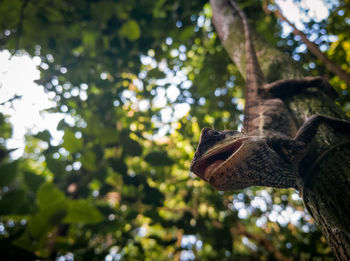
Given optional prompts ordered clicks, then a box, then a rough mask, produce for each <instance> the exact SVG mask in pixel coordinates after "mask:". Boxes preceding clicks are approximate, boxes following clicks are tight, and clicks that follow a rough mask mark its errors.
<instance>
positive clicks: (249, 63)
mask: <svg viewBox="0 0 350 261" xmlns="http://www.w3.org/2000/svg"><path fill="white" fill-rule="evenodd" d="M229 2H230V4H231V5H232V7H233V8H234V9H235V10H236V12H237V13H238V15H239V16H240V18H241V20H242V23H243V28H244V36H245V58H246V93H245V99H246V105H245V112H244V116H245V118H244V122H243V129H244V132H245V133H248V132H249V126H248V125H249V115H250V113H249V109H250V106H254V100H256V98H257V97H258V90H259V88H261V87H262V86H263V84H264V81H265V80H264V75H263V73H262V71H261V68H260V65H259V62H258V58H257V56H256V52H255V49H254V44H253V39H252V34H251V32H250V28H249V23H248V19H247V17H246V15H245V14H244V12H243V11H242V10H241V8H240V7H239V6H238V5H237V3H236V2H235V1H234V0H229Z"/></svg>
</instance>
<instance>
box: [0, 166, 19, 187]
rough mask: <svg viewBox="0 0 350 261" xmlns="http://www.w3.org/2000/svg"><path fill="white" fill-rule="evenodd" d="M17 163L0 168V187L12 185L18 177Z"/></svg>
mask: <svg viewBox="0 0 350 261" xmlns="http://www.w3.org/2000/svg"><path fill="white" fill-rule="evenodd" d="M17 173H18V171H17V161H14V162H11V163H10V164H6V165H3V166H1V167H0V187H3V186H6V185H8V184H10V183H11V182H12V181H13V180H14V179H15V177H16V176H17Z"/></svg>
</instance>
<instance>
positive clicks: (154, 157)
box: [145, 151, 174, 166]
mask: <svg viewBox="0 0 350 261" xmlns="http://www.w3.org/2000/svg"><path fill="white" fill-rule="evenodd" d="M145 161H146V162H148V163H149V164H151V165H153V166H166V165H172V164H174V161H173V160H172V159H171V158H169V157H168V155H167V153H166V152H160V151H153V152H151V153H149V154H147V155H146V157H145Z"/></svg>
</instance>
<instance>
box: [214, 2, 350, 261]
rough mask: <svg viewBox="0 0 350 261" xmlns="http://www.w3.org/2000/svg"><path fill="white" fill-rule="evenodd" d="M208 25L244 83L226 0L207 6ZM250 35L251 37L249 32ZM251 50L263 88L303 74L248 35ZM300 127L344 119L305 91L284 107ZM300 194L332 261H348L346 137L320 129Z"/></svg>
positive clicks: (304, 165)
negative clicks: (313, 120) (318, 119)
mask: <svg viewBox="0 0 350 261" xmlns="http://www.w3.org/2000/svg"><path fill="white" fill-rule="evenodd" d="M210 2H211V6H212V9H213V23H214V26H215V28H216V30H217V32H218V35H219V37H220V39H221V41H222V44H223V46H224V47H225V49H226V50H227V52H228V54H229V56H230V58H231V59H232V60H233V62H234V63H235V64H236V65H237V66H238V69H239V71H240V73H241V75H242V76H243V77H245V68H244V67H245V62H244V61H245V57H244V51H243V50H244V33H243V31H242V30H243V26H242V23H241V21H240V19H239V16H238V15H237V14H236V13H234V11H233V9H232V8H231V6H230V5H229V4H228V1H226V0H211V1H210ZM253 32H254V31H253ZM253 38H254V41H255V49H256V50H257V55H258V59H259V62H260V65H261V67H262V70H263V72H264V75H265V78H266V80H267V81H268V82H271V81H274V80H278V79H293V78H300V77H302V76H304V74H305V72H304V71H303V69H302V68H301V67H300V66H298V65H297V64H296V63H295V62H294V61H293V60H292V59H291V58H290V57H289V56H287V55H286V54H284V53H282V52H280V51H278V50H277V49H275V48H273V47H271V46H269V45H268V44H267V43H265V42H264V41H263V40H262V39H261V38H259V36H258V35H257V34H256V33H255V32H254V36H253ZM284 102H285V104H286V106H287V107H288V108H289V110H290V112H291V114H292V115H293V117H294V119H295V121H296V123H297V125H298V126H300V125H301V124H302V123H303V122H305V120H306V119H307V118H309V117H311V116H312V115H314V114H323V115H329V116H333V117H337V118H342V119H346V116H345V113H344V112H342V111H341V109H340V108H339V107H337V106H336V105H335V104H334V101H333V100H332V99H331V98H330V97H327V96H326V95H325V94H324V93H323V92H321V91H319V90H316V89H310V90H307V91H305V92H303V93H302V94H300V95H296V96H293V97H290V98H288V100H285V101H284ZM299 174H300V188H299V190H300V194H301V196H302V198H303V200H304V204H305V206H306V208H307V209H308V211H309V212H310V213H311V215H312V216H313V218H314V219H315V221H316V222H317V224H318V225H319V227H320V228H321V230H322V232H323V235H324V236H325V238H326V239H327V240H328V242H329V245H330V247H331V249H332V251H333V253H334V255H335V256H336V258H337V259H338V260H350V136H349V135H343V134H340V133H334V132H333V131H332V130H330V129H329V128H326V127H324V126H321V127H320V129H319V131H318V134H317V136H316V138H315V139H314V141H313V143H312V145H311V148H310V151H309V152H308V154H307V156H306V157H305V158H304V159H303V161H302V162H301V164H300V171H299Z"/></svg>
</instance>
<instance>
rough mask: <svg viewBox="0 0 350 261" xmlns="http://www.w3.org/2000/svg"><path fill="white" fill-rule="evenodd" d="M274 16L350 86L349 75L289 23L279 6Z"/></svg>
mask: <svg viewBox="0 0 350 261" xmlns="http://www.w3.org/2000/svg"><path fill="white" fill-rule="evenodd" d="M264 10H265V12H266V13H268V12H269V11H268V10H267V8H264ZM273 12H274V14H275V15H276V17H278V18H279V19H281V20H282V21H285V22H286V23H287V24H289V25H290V26H291V27H292V28H293V34H294V35H298V36H300V38H301V39H302V41H303V42H304V43H305V44H306V45H307V47H308V48H309V50H310V52H311V53H312V54H313V55H315V56H316V57H317V58H318V59H320V60H321V61H322V62H323V63H324V65H325V66H326V68H327V69H328V70H329V71H331V72H333V73H334V74H335V75H337V76H338V77H339V78H340V79H342V80H343V81H345V82H346V84H347V85H348V86H350V75H349V74H348V73H346V72H345V71H344V70H343V69H342V68H341V67H340V66H339V65H338V64H336V63H335V62H333V61H332V60H330V59H329V58H328V57H327V56H326V55H325V54H324V53H322V52H321V51H320V49H318V47H317V45H316V44H314V43H313V42H311V41H310V40H309V39H308V38H307V36H306V34H304V33H303V32H302V31H300V30H298V28H296V26H295V25H294V24H293V23H291V22H290V21H289V20H288V19H287V18H286V17H285V16H284V15H283V14H282V13H281V11H280V9H279V7H277V9H276V10H275V11H273Z"/></svg>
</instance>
